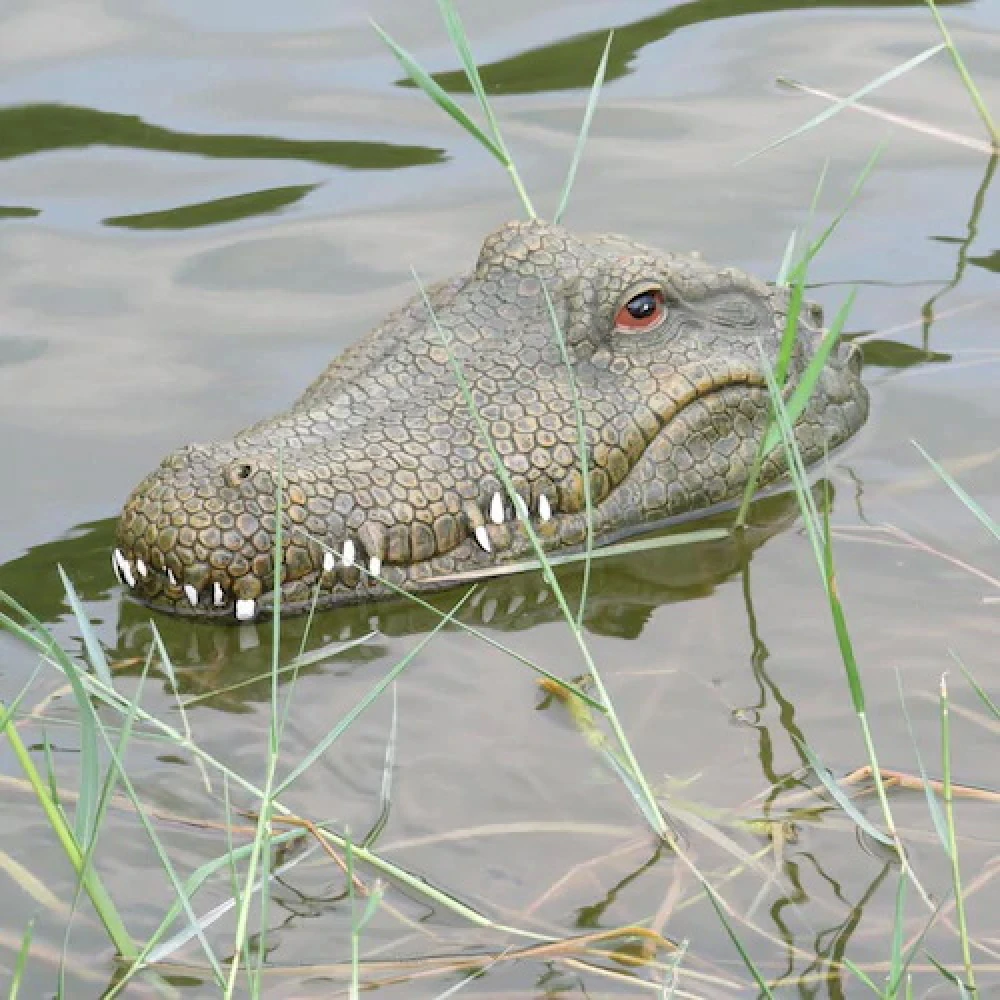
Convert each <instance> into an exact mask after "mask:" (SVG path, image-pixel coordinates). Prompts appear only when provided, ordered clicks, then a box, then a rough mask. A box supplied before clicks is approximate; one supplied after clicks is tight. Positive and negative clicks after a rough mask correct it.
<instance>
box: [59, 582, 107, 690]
mask: <svg viewBox="0 0 1000 1000" xmlns="http://www.w3.org/2000/svg"><path fill="white" fill-rule="evenodd" d="M56 569H58V570H59V578H60V579H61V580H62V585H63V588H64V589H65V591H66V596H67V597H68V598H69V606H70V608H71V609H72V611H73V617H74V618H75V619H76V622H77V625H79V627H80V634H81V635H82V636H83V645H84V647H85V648H86V650H87V659H88V660H89V661H90V665H91V666H92V667H93V668H94V672H95V673H96V674H97V676H98V677H100V678H101V680H102V681H103V682H104V683H105V684H107V686H108V687H114V680H113V679H112V677H111V667H109V666H108V659H107V657H106V656H105V655H104V647H103V646H102V645H101V640H100V639H98V638H97V634H96V633H95V632H94V629H93V627H92V626H91V624H90V619H89V618H88V617H87V613H86V612H85V611H84V610H83V604H82V603H81V602H80V598H79V596H78V595H77V593H76V589H75V588H74V587H73V584H72V582H71V581H70V578H69V577H68V576H67V575H66V571H65V570H64V569H63V568H62V566H57V567H56Z"/></svg>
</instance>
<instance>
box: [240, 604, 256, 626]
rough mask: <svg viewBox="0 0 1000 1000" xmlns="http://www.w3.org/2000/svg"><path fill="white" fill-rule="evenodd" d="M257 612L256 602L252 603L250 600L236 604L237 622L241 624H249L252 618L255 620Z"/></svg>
mask: <svg viewBox="0 0 1000 1000" xmlns="http://www.w3.org/2000/svg"><path fill="white" fill-rule="evenodd" d="M256 610H257V602H256V601H251V600H249V599H246V600H239V601H237V602H236V620H237V621H240V622H248V621H250V619H251V618H253V616H254V612H255V611H256Z"/></svg>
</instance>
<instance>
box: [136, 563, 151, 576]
mask: <svg viewBox="0 0 1000 1000" xmlns="http://www.w3.org/2000/svg"><path fill="white" fill-rule="evenodd" d="M135 568H136V569H137V570H138V571H139V576H141V577H142V578H143V579H145V578H146V576H147V575H148V574H149V570H148V569H146V564H145V563H144V562H143V561H142V560H141V559H136V561H135Z"/></svg>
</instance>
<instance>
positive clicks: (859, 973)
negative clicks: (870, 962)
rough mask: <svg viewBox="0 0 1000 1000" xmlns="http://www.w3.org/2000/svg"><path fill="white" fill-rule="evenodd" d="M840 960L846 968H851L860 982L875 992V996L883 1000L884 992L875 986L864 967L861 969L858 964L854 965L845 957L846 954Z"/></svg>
mask: <svg viewBox="0 0 1000 1000" xmlns="http://www.w3.org/2000/svg"><path fill="white" fill-rule="evenodd" d="M841 961H843V963H844V965H846V966H847V968H848V969H850V970H851V972H852V973H853V974H854V975H855V976H856V977H857V978H858V979H859V980H861V982H863V983H864V984H865V986H867V987H868V989H870V990H871V991H872V993H874V994H875V996H877V997H880V998H881V1000H884V998H885V994H884V993H883V992H882V990H880V989H879V988H878V986H876V985H875V982H874V980H873V979H872V978H871V976H869V975H868V973H867V972H865V970H864V969H862V968H861V967H860V966H858V965H855V963H854V962H852V961H851V960H850V959H849V958H847V957H846V956H845V957H844V958H843V959H841Z"/></svg>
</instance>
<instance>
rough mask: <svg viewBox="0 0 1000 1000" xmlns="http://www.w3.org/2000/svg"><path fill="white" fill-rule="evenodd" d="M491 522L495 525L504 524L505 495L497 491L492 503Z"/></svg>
mask: <svg viewBox="0 0 1000 1000" xmlns="http://www.w3.org/2000/svg"><path fill="white" fill-rule="evenodd" d="M490 520H491V521H492V522H493V523H494V524H503V494H502V493H500V492H499V491H497V492H496V493H494V494H493V499H492V500H491V501H490Z"/></svg>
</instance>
